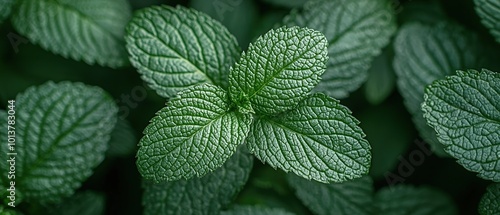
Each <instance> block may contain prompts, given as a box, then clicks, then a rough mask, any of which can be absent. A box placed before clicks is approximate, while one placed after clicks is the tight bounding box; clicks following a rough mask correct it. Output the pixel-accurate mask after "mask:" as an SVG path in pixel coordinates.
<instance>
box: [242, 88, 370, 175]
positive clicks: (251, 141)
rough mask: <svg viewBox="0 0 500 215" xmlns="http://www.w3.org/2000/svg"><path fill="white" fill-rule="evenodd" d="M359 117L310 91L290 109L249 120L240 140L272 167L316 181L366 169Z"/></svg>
mask: <svg viewBox="0 0 500 215" xmlns="http://www.w3.org/2000/svg"><path fill="white" fill-rule="evenodd" d="M358 124H359V121H358V120H356V119H355V118H354V117H353V116H352V115H351V111H349V109H347V108H346V107H345V106H342V105H341V104H340V103H339V101H337V100H335V99H333V98H329V97H327V96H325V95H323V94H315V95H311V96H309V97H307V98H306V99H304V100H303V101H301V102H300V103H299V104H298V105H297V106H296V107H295V108H294V109H293V110H291V111H288V112H285V113H283V114H280V115H278V116H276V117H260V118H257V119H256V120H255V122H254V123H253V125H252V128H251V131H250V133H249V135H248V138H247V140H246V142H247V145H248V147H249V149H250V152H252V153H253V154H254V155H255V156H257V158H259V159H260V160H261V161H263V162H265V163H268V164H269V165H271V166H272V167H274V168H280V169H282V170H284V171H286V172H290V171H291V172H293V173H295V174H297V175H298V176H301V177H304V178H307V179H314V180H316V181H320V182H343V181H347V180H350V179H354V178H359V177H361V176H362V175H364V174H366V173H367V172H368V169H369V168H370V162H371V154H370V145H369V144H368V141H366V140H365V139H364V136H365V135H364V133H363V131H362V130H361V128H359V127H358Z"/></svg>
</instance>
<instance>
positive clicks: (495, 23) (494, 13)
mask: <svg viewBox="0 0 500 215" xmlns="http://www.w3.org/2000/svg"><path fill="white" fill-rule="evenodd" d="M474 3H475V4H476V12H477V14H478V15H479V17H481V22H482V23H483V25H484V26H486V27H487V28H488V29H490V33H491V34H492V35H493V37H495V39H496V40H497V42H499V43H500V1H498V0H474Z"/></svg>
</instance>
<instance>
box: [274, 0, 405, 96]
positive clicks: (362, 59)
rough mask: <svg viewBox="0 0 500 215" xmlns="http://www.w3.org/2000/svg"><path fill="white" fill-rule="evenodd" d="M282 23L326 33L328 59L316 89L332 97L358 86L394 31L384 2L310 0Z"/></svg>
mask: <svg viewBox="0 0 500 215" xmlns="http://www.w3.org/2000/svg"><path fill="white" fill-rule="evenodd" d="M283 22H284V24H285V25H287V26H294V25H297V26H301V27H308V28H312V29H316V30H318V31H321V32H322V33H323V34H325V36H326V38H327V40H328V55H329V56H330V59H329V60H328V62H327V65H326V68H327V69H326V72H325V74H324V75H323V76H322V81H321V83H319V85H318V86H317V87H316V90H317V91H321V92H324V93H327V94H329V95H331V96H333V97H335V98H345V97H347V96H348V94H349V92H352V91H354V90H356V89H358V88H359V87H360V86H361V84H362V83H363V82H364V81H365V80H366V78H367V71H368V68H370V64H371V62H372V60H373V58H374V57H375V56H377V55H379V54H380V52H381V49H382V48H383V47H384V46H386V45H387V44H388V43H389V39H390V37H391V36H392V34H394V32H395V31H396V22H395V17H394V12H393V11H392V8H391V7H390V4H388V3H387V2H386V1H384V0H311V1H308V2H307V3H306V4H305V5H304V8H303V9H302V10H297V9H296V10H293V11H292V12H291V13H290V15H288V16H287V17H285V19H284V20H283Z"/></svg>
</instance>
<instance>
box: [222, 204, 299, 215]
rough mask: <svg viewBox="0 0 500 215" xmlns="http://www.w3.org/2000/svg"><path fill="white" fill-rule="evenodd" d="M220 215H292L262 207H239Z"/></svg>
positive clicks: (278, 209) (284, 211) (280, 210)
mask: <svg viewBox="0 0 500 215" xmlns="http://www.w3.org/2000/svg"><path fill="white" fill-rule="evenodd" d="M220 215H293V213H290V212H288V211H286V210H284V209H281V208H266V207H262V206H243V205H239V206H236V207H234V208H232V209H231V210H228V211H222V212H221V213H220Z"/></svg>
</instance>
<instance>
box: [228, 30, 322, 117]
mask: <svg viewBox="0 0 500 215" xmlns="http://www.w3.org/2000/svg"><path fill="white" fill-rule="evenodd" d="M327 59H328V56H327V51H326V39H325V37H324V36H323V34H321V33H320V32H318V31H315V30H311V29H307V28H299V27H291V28H287V27H282V28H278V29H275V30H271V31H269V32H267V33H266V34H264V35H263V36H261V37H259V38H258V39H257V40H256V41H255V42H254V43H252V44H250V47H249V48H248V50H247V51H246V52H244V53H243V54H242V56H241V59H240V60H239V61H238V62H237V63H236V65H235V66H234V67H232V68H231V71H230V73H229V83H230V88H229V92H230V95H231V99H232V101H233V102H235V103H236V104H238V105H239V106H245V105H246V104H250V105H251V108H247V109H252V110H254V111H255V112H256V113H258V114H267V115H273V114H277V113H280V112H283V111H286V110H289V109H291V108H293V107H294V106H295V105H297V103H299V101H300V100H302V99H303V98H304V97H305V96H306V95H307V94H308V93H309V92H310V91H311V89H312V88H314V86H316V85H317V84H318V83H319V81H320V76H321V75H322V74H323V72H324V71H325V62H326V60H327Z"/></svg>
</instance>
